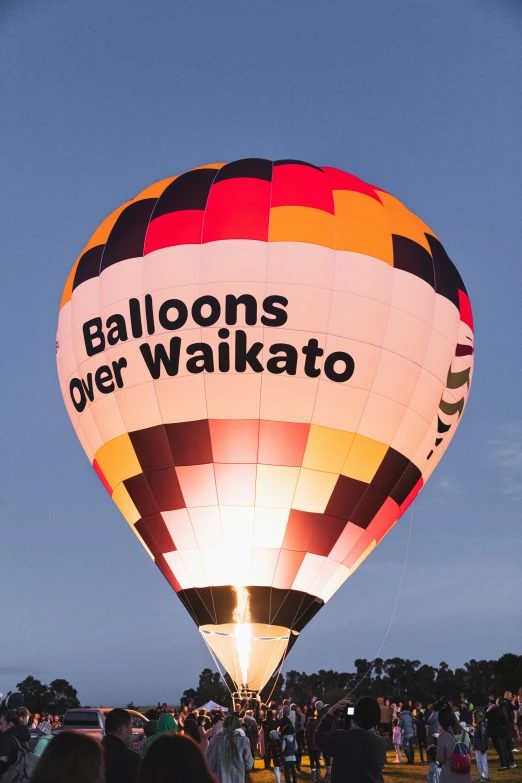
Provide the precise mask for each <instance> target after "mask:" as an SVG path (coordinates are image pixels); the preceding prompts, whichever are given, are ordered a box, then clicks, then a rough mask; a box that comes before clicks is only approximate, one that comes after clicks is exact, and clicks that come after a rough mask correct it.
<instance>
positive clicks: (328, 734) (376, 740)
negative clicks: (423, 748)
mask: <svg viewBox="0 0 522 783" xmlns="http://www.w3.org/2000/svg"><path fill="white" fill-rule="evenodd" d="M349 709H352V710H353V715H352V716H350V715H349V713H348V710H349ZM338 711H345V712H347V714H348V717H351V718H352V720H353V724H354V727H353V728H352V729H335V728H334V725H333V723H334V715H335V713H336V712H338ZM380 717H381V710H380V707H379V704H378V703H377V700H376V699H372V698H370V697H369V696H363V698H362V699H359V701H358V702H357V704H356V705H355V708H353V707H351V704H350V701H349V699H341V701H339V702H337V704H334V705H333V707H330V709H329V710H328V712H327V713H326V715H325V716H324V717H323V719H322V720H321V722H320V724H319V726H318V727H317V730H316V732H315V736H314V742H315V744H316V745H317V747H318V748H320V750H322V752H323V754H324V755H326V756H331V757H332V759H333V763H332V783H384V778H383V776H382V770H383V767H384V764H385V763H386V740H384V739H383V738H382V737H380V736H379V735H378V734H377V732H376V731H375V727H376V726H377V725H378V724H379V721H380Z"/></svg>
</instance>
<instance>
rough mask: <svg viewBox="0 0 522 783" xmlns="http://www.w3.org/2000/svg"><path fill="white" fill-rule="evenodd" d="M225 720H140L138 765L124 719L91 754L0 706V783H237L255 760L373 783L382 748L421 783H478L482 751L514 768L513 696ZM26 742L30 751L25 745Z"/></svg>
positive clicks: (47, 718)
mask: <svg viewBox="0 0 522 783" xmlns="http://www.w3.org/2000/svg"><path fill="white" fill-rule="evenodd" d="M1 706H2V705H1V704H0V708H1ZM226 713H228V710H227V711H225V710H223V709H222V708H218V709H215V710H212V711H211V712H207V710H206V709H205V708H202V709H200V710H191V709H189V708H188V707H186V706H185V707H182V708H181V709H180V710H179V711H174V710H171V711H168V710H166V711H156V710H150V711H149V712H148V713H147V718H148V719H149V720H148V722H147V723H146V724H145V735H146V736H145V740H144V742H143V744H142V746H141V750H140V752H139V753H138V752H136V751H135V750H133V749H131V745H132V742H133V729H132V716H131V714H130V713H129V712H128V711H127V710H124V709H119V708H118V709H114V710H111V711H110V712H108V713H107V714H106V716H105V736H104V738H103V741H102V743H101V744H100V743H99V742H97V741H96V740H95V739H92V738H91V737H89V736H86V735H85V734H82V733H74V732H71V731H66V730H59V731H56V729H60V718H59V716H56V715H48V714H45V713H43V714H38V713H36V714H34V715H31V714H30V713H29V711H28V710H27V709H26V708H25V707H23V706H21V705H19V706H13V705H10V704H7V705H4V709H3V710H0V782H1V783H25V781H28V780H30V781H31V783H182V782H183V783H245V779H246V778H248V777H250V776H251V775H252V773H253V772H254V761H255V759H256V758H259V759H262V760H263V764H264V767H265V769H271V770H273V775H274V779H275V782H276V783H282V782H283V781H284V783H297V776H298V774H304V773H306V774H307V775H308V776H311V778H312V780H313V781H319V780H321V779H330V780H331V781H332V783H380V782H381V781H383V768H384V765H385V763H386V760H387V756H386V754H387V751H388V750H391V749H392V748H393V749H394V750H395V760H394V762H392V763H402V762H403V754H404V756H405V759H406V762H405V763H407V764H415V763H416V761H415V753H416V750H418V753H419V756H420V759H419V763H420V764H426V765H427V780H428V782H429V783H454V782H455V781H458V783H471V772H470V770H471V757H472V755H474V757H475V760H476V766H477V772H478V774H479V775H480V780H481V781H487V780H489V767H488V749H489V745H490V743H491V744H492V745H493V747H494V748H495V750H496V752H497V754H498V757H499V763H500V770H501V771H503V770H506V769H510V768H513V767H515V766H516V763H515V761H514V755H513V754H514V753H516V752H517V750H516V748H515V746H514V742H515V741H516V740H520V739H521V735H522V688H521V689H520V691H519V693H518V695H517V696H513V694H511V693H510V692H508V691H506V692H505V694H504V696H503V697H498V698H495V697H494V696H490V697H489V700H488V703H487V704H486V705H485V706H484V707H483V708H480V709H475V707H474V705H473V704H472V703H470V701H469V700H468V699H467V698H466V696H465V695H464V694H462V695H461V699H460V701H458V702H456V703H453V702H451V701H446V700H439V701H438V702H435V703H433V704H430V705H427V706H424V705H423V704H422V703H421V702H419V701H413V700H410V701H407V702H405V703H401V702H398V703H392V702H391V701H390V700H385V699H384V698H379V699H377V700H376V699H373V698H371V697H367V696H364V697H362V698H360V699H359V700H358V701H357V702H356V703H355V704H353V703H352V702H351V700H349V699H343V700H341V701H340V702H337V703H336V704H334V705H333V706H329V705H325V704H324V703H323V702H321V701H316V702H315V703H314V704H313V706H308V705H304V706H302V707H301V706H299V705H296V704H293V703H291V702H290V701H289V700H285V701H283V702H282V703H281V704H278V703H274V702H272V703H270V704H261V703H260V702H259V701H253V702H249V701H245V702H242V703H236V704H234V707H233V710H232V711H230V713H228V714H226ZM31 729H32V732H31ZM35 734H36V744H34V739H33V742H31V737H32V735H33V736H34V735H35ZM30 747H31V750H29V748H30ZM305 755H306V756H308V761H307V767H308V765H309V769H306V770H305V769H304V768H303V757H304V756H305ZM323 771H324V777H323Z"/></svg>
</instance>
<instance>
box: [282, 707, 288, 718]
mask: <svg viewBox="0 0 522 783" xmlns="http://www.w3.org/2000/svg"><path fill="white" fill-rule="evenodd" d="M283 715H284V716H285V718H288V717H289V715H290V705H289V704H285V706H284V707H283Z"/></svg>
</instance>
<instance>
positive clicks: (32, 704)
mask: <svg viewBox="0 0 522 783" xmlns="http://www.w3.org/2000/svg"><path fill="white" fill-rule="evenodd" d="M16 688H17V690H18V692H19V693H21V694H22V696H23V705H24V707H27V709H28V710H29V712H32V713H35V712H39V713H42V712H50V713H51V714H52V715H63V713H64V712H66V710H68V709H71V708H73V707H79V706H80V702H79V701H78V692H77V690H76V688H73V686H72V685H71V684H70V683H69V682H67V680H60V679H58V680H53V681H52V682H51V683H49V685H44V683H42V682H40V680H37V679H35V678H34V677H33V676H32V675H29V676H28V677H26V678H25V680H22V682H19V683H17V685H16ZM8 695H9V694H8Z"/></svg>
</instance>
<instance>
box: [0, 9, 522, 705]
mask: <svg viewBox="0 0 522 783" xmlns="http://www.w3.org/2000/svg"><path fill="white" fill-rule="evenodd" d="M521 36H522V9H521V8H520V6H519V5H518V3H516V2H513V3H510V2H508V1H506V2H502V0H499V1H498V2H493V3H492V2H486V0H460V1H459V2H458V3H455V2H454V0H422V1H420V0H396V1H395V2H392V3H390V2H389V0H372V2H371V3H367V2H362V1H361V2H355V0H353V1H352V0H350V1H349V2H346V0H340V1H339V2H337V1H334V0H323V2H321V3H319V2H309V1H308V0H300V1H299V2H292V1H291V0H285V1H284V2H281V1H280V0H279V1H278V2H275V1H274V2H272V1H271V0H264V2H260V3H249V2H239V1H238V2H224V1H223V0H219V1H218V2H208V1H207V2H204V1H203V0H193V1H192V2H188V1H187V2H185V1H184V0H180V1H179V2H176V3H171V2H167V1H166V0H165V1H162V0H154V1H153V2H149V0H111V2H110V3H107V2H105V0H90V2H88V3H82V2H80V0H72V2H64V0H46V2H45V3H34V2H30V1H29V0H2V3H1V4H0V100H1V104H0V105H1V111H2V120H1V123H0V142H1V143H0V171H1V176H0V203H1V210H2V218H1V232H0V264H1V266H0V269H1V277H2V307H1V311H0V318H1V335H2V359H3V361H2V386H1V388H2V398H1V402H2V408H1V411H2V415H1V439H2V446H3V448H2V450H1V457H0V458H1V460H2V466H1V471H0V482H1V485H0V486H1V493H0V496H1V499H2V502H1V511H0V513H1V520H2V522H1V534H0V563H1V570H0V579H1V581H2V600H1V601H0V629H1V630H0V637H1V643H0V649H1V652H0V691H3V692H4V693H5V691H6V690H7V689H8V688H12V687H13V686H14V684H15V683H16V682H18V681H19V679H21V678H22V677H24V676H25V675H27V674H34V675H35V676H37V677H39V678H41V679H42V680H44V681H46V682H48V681H50V680H52V679H54V678H55V677H65V678H66V679H68V680H70V681H71V682H72V683H73V684H74V685H75V686H76V687H77V688H78V690H79V695H80V698H81V699H82V700H83V702H84V703H92V704H94V703H103V704H107V705H108V704H120V703H126V702H127V701H130V700H131V699H133V700H134V701H135V702H136V703H144V702H145V703H151V702H155V701H157V700H161V701H163V700H165V701H169V702H177V700H178V698H179V696H180V694H181V693H182V691H183V690H184V689H185V688H186V687H190V686H192V685H194V684H195V683H197V675H198V674H199V672H200V670H201V669H202V668H203V667H204V666H206V665H209V664H211V660H210V658H209V656H208V653H207V651H206V649H205V647H204V645H203V642H202V640H201V639H200V637H199V634H198V632H197V629H196V627H195V625H194V624H193V622H192V620H190V618H189V617H188V615H187V614H186V613H185V610H184V609H183V607H182V605H181V603H180V602H179V601H178V600H177V598H176V597H175V595H174V593H173V592H172V591H171V588H170V587H169V586H168V584H167V583H166V581H165V580H164V578H163V577H162V576H161V574H160V573H159V571H158V570H157V569H156V568H155V567H154V565H153V564H152V563H151V562H150V560H149V558H148V557H147V556H146V554H145V552H144V551H143V550H142V548H141V546H140V544H139V543H138V541H137V539H136V538H135V537H134V536H133V535H131V533H130V531H129V530H128V526H127V524H126V522H125V521H124V520H123V518H121V517H120V515H119V512H118V510H117V509H116V507H115V506H113V504H112V503H111V502H110V501H109V499H108V497H107V494H106V492H105V490H104V489H103V487H102V486H101V484H100V482H99V481H98V479H97V478H96V476H95V474H94V471H92V469H91V468H90V466H89V463H88V461H87V460H86V458H85V455H84V453H83V451H82V449H81V447H80V445H79V443H78V442H77V440H76V437H75V435H74V432H73V430H72V427H71V425H70V423H69V420H68V417H67V414H66V411H65V407H64V405H63V402H62V399H61V395H60V390H59V387H58V381H57V377H56V369H55V360H54V340H55V330H56V322H57V312H58V304H59V300H60V295H61V290H62V287H63V284H64V281H65V278H66V275H67V273H68V271H69V269H70V267H71V266H72V264H73V262H74V260H75V258H76V256H77V255H78V253H79V251H80V250H81V249H82V247H83V246H84V244H85V242H86V241H87V239H88V238H89V236H90V234H91V233H92V231H93V230H94V228H95V227H96V226H97V225H98V224H99V223H100V222H101V220H102V219H103V218H104V217H105V216H106V215H107V214H108V213H109V212H110V211H112V209H114V208H115V207H116V206H118V205H119V204H120V203H121V202H123V201H125V200H127V199H128V198H129V197H132V196H133V195H135V194H136V193H137V192H138V191H140V190H141V189H143V188H144V187H146V186H147V185H148V184H150V183H151V182H154V181H155V180H158V179H161V178H163V177H167V176H170V175H173V174H176V173H179V172H182V171H184V170H185V169H187V168H191V167H193V166H196V165H199V164H202V163H206V162H210V161H217V160H230V159H237V158H241V157H247V156H259V157H267V158H272V159H278V158H297V159H303V160H309V161H311V162H313V163H315V164H317V165H321V164H322V165H330V166H338V167H340V168H344V169H346V170H348V171H351V172H352V173H354V174H356V175H358V176H360V177H361V178H363V179H366V180H368V181H370V182H372V183H374V184H376V185H379V186H380V187H382V188H384V189H386V190H388V191H390V192H391V193H393V194H394V195H395V196H397V197H398V198H399V199H401V200H402V201H403V202H404V203H406V205H407V206H409V207H410V208H411V209H412V210H413V211H414V212H416V213H417V214H418V215H419V216H421V217H422V218H423V219H424V220H426V222H427V223H428V224H429V225H430V226H431V227H432V228H433V229H434V230H435V231H436V233H437V234H438V235H439V237H440V238H441V240H442V242H443V244H444V245H445V247H446V249H447V250H448V252H449V254H450V256H451V257H452V258H453V260H454V261H455V263H456V264H457V266H458V268H459V271H460V272H461V274H462V276H463V278H464V281H465V283H466V286H467V288H468V291H469V294H470V297H471V300H472V304H473V306H474V315H475V324H476V345H477V351H476V365H475V367H476V370H475V376H474V383H473V388H472V391H471V398H470V403H469V405H468V408H467V410H466V414H465V416H464V419H463V422H462V424H461V426H460V428H459V432H458V434H457V436H456V437H455V439H454V441H453V443H452V445H451V448H450V449H449V451H448V453H447V454H446V456H445V458H444V460H443V461H442V463H441V465H440V466H439V467H438V468H437V471H436V472H435V474H434V475H433V477H432V478H431V480H430V482H429V483H428V485H427V487H426V489H425V490H424V491H423V493H422V494H421V496H420V498H419V499H418V501H417V502H416V503H415V504H414V507H413V509H414V510H413V521H412V535H411V545H410V550H409V554H408V560H407V563H406V571H405V578H404V583H403V587H402V591H401V594H400V596H399V604H398V611H397V616H396V617H395V620H394V622H393V624H392V627H391V630H390V633H389V636H388V638H387V640H386V643H385V645H384V648H383V650H382V655H383V657H392V656H395V655H400V656H403V657H410V658H419V659H421V660H422V661H423V662H426V663H430V664H438V663H439V661H442V660H446V661H447V662H448V663H450V664H451V665H460V664H462V663H463V662H464V661H466V660H469V659H470V658H478V659H480V658H494V657H497V656H499V655H501V654H502V653H504V652H520V649H521V647H522V624H521V623H520V612H519V603H520V602H519V598H520V551H521V548H520V547H521V544H522V532H521V513H520V505H521V502H522V399H521V394H520V388H521V381H522V370H521V368H520V363H519V361H518V357H517V354H518V351H517V347H516V346H517V342H518V335H519V333H520V330H521V326H522V324H521V314H520V313H521V308H520V301H519V299H520V295H521V292H522V285H521V282H522V279H521V278H522V274H521V267H520V250H519V246H520V216H521V215H522V197H521V192H522V189H521V186H520V182H521V178H522V177H521V175H522V145H521V144H520V129H521V128H522V99H521V97H520V74H521V73H522V46H521ZM408 531H409V512H408V514H407V515H406V518H405V519H403V520H401V521H400V522H399V524H398V525H396V526H395V528H394V529H393V531H392V532H391V533H390V535H389V536H388V537H387V538H386V539H385V540H384V541H383V543H382V544H381V545H380V547H379V548H378V550H377V551H376V552H375V553H373V554H372V556H371V557H370V558H369V559H368V560H367V561H366V562H365V564H364V566H363V567H362V568H360V569H359V571H358V572H357V573H356V574H355V575H354V576H353V577H352V578H351V579H350V580H348V582H347V583H346V584H345V585H344V586H343V587H342V588H341V590H340V591H339V593H338V594H337V595H336V596H335V597H334V598H333V599H332V600H331V601H330V602H329V604H328V605H327V606H326V607H325V608H324V609H323V610H322V611H321V612H320V614H319V615H318V616H317V617H316V618H315V619H314V621H313V622H312V623H311V624H310V625H309V626H308V628H307V629H306V630H305V631H304V632H303V634H302V638H301V639H300V640H299V643H298V644H297V645H296V646H295V648H294V650H293V651H292V653H291V655H290V657H289V659H288V663H287V665H286V668H298V669H300V670H305V671H309V672H310V671H316V670H317V669H319V668H334V669H339V670H351V669H352V665H353V661H354V659H355V658H357V657H366V658H369V659H371V658H373V657H374V656H375V654H376V653H377V651H378V649H379V646H380V645H381V642H382V640H383V637H384V633H385V630H386V627H387V625H388V620H389V617H390V613H391V611H392V607H393V605H394V603H395V599H396V596H397V586H398V581H399V579H400V575H401V571H402V564H403V562H404V553H405V547H406V542H407V538H408Z"/></svg>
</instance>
